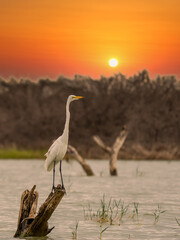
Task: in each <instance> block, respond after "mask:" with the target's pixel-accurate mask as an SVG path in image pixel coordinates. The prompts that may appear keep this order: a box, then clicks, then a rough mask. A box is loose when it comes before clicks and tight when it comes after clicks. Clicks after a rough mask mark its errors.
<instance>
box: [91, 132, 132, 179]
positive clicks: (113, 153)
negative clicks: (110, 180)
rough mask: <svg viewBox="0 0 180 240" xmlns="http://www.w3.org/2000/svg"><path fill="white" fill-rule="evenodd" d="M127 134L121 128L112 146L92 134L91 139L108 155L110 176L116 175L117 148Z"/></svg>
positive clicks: (118, 148)
mask: <svg viewBox="0 0 180 240" xmlns="http://www.w3.org/2000/svg"><path fill="white" fill-rule="evenodd" d="M127 135H128V131H127V130H126V129H125V128H123V130H122V131H121V132H120V134H119V136H118V137H117V138H116V140H115V142H114V144H113V145H112V147H109V146H107V145H106V144H105V143H104V142H103V141H102V140H101V138H100V137H99V136H93V140H94V141H95V142H96V143H97V144H98V146H99V147H101V148H102V149H103V150H104V151H105V152H106V153H108V154H109V155H110V161H109V169H110V174H111V176H117V157H118V153H119V150H120V149H121V147H122V145H123V144H124V142H125V140H126V138H127Z"/></svg>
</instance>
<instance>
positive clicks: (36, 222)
mask: <svg viewBox="0 0 180 240" xmlns="http://www.w3.org/2000/svg"><path fill="white" fill-rule="evenodd" d="M35 188H36V185H34V186H33V188H32V189H31V191H29V190H25V191H24V192H23V193H22V196H21V204H20V209H19V217H18V224H17V230H16V233H15V234H14V237H19V238H21V237H44V236H46V235H47V234H49V233H50V232H51V231H52V230H53V228H54V227H52V228H48V220H49V218H50V217H51V215H52V213H53V212H54V211H55V209H56V207H57V206H58V204H59V203H60V201H61V199H62V198H63V196H64V194H65V192H64V190H63V189H62V187H61V185H60V184H59V185H58V186H57V187H56V188H55V189H54V193H52V192H51V193H50V194H49V196H48V197H47V199H46V200H45V202H44V203H43V204H42V205H41V207H40V208H39V211H38V213H37V215H36V209H37V202H38V192H36V191H34V190H35Z"/></svg>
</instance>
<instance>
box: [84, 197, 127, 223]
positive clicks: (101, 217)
mask: <svg viewBox="0 0 180 240" xmlns="http://www.w3.org/2000/svg"><path fill="white" fill-rule="evenodd" d="M128 207H129V205H125V204H124V202H123V201H121V200H118V201H117V200H112V198H110V199H109V201H106V199H105V195H103V198H102V199H101V201H100V207H99V208H98V209H97V211H96V212H93V211H92V207H91V205H90V204H88V206H87V209H85V208H84V218H85V220H93V221H96V222H99V223H106V222H108V223H109V224H110V225H113V224H115V223H116V224H117V223H119V222H120V221H122V218H123V217H124V216H125V214H126V213H127V210H128ZM119 224H120V223H119Z"/></svg>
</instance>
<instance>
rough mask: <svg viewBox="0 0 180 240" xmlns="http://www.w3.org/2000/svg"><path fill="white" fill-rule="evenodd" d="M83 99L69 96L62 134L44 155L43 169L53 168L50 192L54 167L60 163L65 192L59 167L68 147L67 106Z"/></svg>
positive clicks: (68, 116)
mask: <svg viewBox="0 0 180 240" xmlns="http://www.w3.org/2000/svg"><path fill="white" fill-rule="evenodd" d="M81 98H83V97H82V96H75V95H70V96H69V97H68V99H67V102H66V121H65V126H64V131H63V134H62V135H61V136H60V137H58V138H57V139H56V140H55V141H54V143H53V144H52V145H51V146H50V148H49V150H48V152H47V153H46V154H45V156H46V160H45V164H44V167H45V169H46V170H47V171H51V170H52V168H53V186H52V191H53V190H54V188H55V187H54V181H55V165H56V164H57V163H58V162H59V161H60V167H59V171H60V176H61V184H62V189H64V190H65V188H64V184H63V177H62V171H61V165H62V160H63V158H64V156H65V154H66V151H67V147H68V139H69V121H70V111H69V105H70V103H71V102H72V101H74V100H79V99H81Z"/></svg>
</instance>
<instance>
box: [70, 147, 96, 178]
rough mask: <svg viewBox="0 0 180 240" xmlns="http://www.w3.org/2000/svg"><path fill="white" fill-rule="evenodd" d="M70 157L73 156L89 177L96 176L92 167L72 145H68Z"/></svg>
mask: <svg viewBox="0 0 180 240" xmlns="http://www.w3.org/2000/svg"><path fill="white" fill-rule="evenodd" d="M68 155H72V156H73V157H74V158H75V159H76V160H77V161H78V162H79V163H80V165H81V166H82V168H83V169H84V171H85V172H86V174H87V176H94V173H93V171H92V169H91V167H90V166H89V165H88V164H87V163H86V162H85V160H84V159H83V157H82V156H81V155H80V154H79V153H78V151H77V149H76V148H75V147H73V146H71V145H68Z"/></svg>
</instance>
